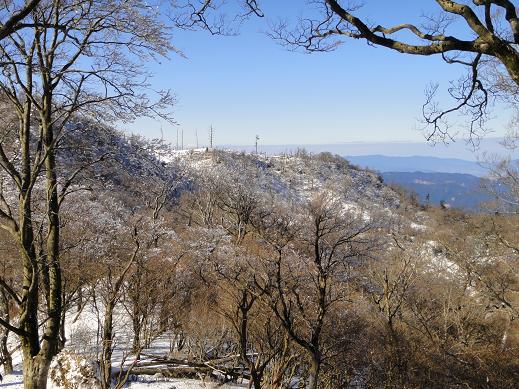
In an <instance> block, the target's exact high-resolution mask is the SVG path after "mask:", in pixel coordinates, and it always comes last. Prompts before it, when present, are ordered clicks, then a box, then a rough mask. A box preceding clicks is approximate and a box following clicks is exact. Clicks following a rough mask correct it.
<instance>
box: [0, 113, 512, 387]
mask: <svg viewBox="0 0 519 389" xmlns="http://www.w3.org/2000/svg"><path fill="white" fill-rule="evenodd" d="M13 134H14V133H12V134H11V135H12V141H11V142H12V143H11V144H12V145H13V147H12V149H9V148H7V147H6V148H5V150H6V153H8V155H7V157H8V158H9V159H10V160H11V161H13V167H14V168H16V169H20V168H21V165H20V162H19V161H21V159H20V158H18V156H17V154H16V153H17V150H19V148H18V147H16V143H17V142H19V140H18V139H17V137H16V136H14V135H13ZM6 136H9V133H7V135H6ZM4 144H7V143H4ZM35 152H36V151H35ZM56 167H57V172H58V173H57V177H58V178H57V180H58V181H57V185H58V187H59V199H60V224H59V226H60V230H61V240H60V246H59V250H60V269H61V275H62V277H61V281H60V282H61V286H62V287H61V291H60V293H61V303H62V306H63V309H62V310H61V311H60V312H59V328H58V329H57V331H58V333H59V338H58V339H59V342H58V344H57V350H56V355H57V356H55V357H53V358H51V360H53V362H52V364H51V365H50V367H49V369H50V373H49V375H48V377H49V378H48V380H49V385H54V386H55V387H60V388H65V387H67V388H70V387H74V388H75V387H77V388H79V387H102V388H111V387H117V388H119V387H122V386H124V385H129V386H130V387H145V386H149V387H162V386H161V385H163V386H164V387H170V386H171V385H172V382H174V385H175V387H199V386H200V387H202V386H201V385H209V384H210V383H211V382H213V383H215V384H216V383H218V382H220V384H221V383H222V382H223V383H225V385H226V386H227V387H243V386H248V387H254V388H256V389H260V388H292V387H301V385H303V386H304V385H307V387H311V388H346V387H360V388H371V387H381V386H387V385H389V387H394V388H397V387H398V388H400V387H405V386H411V387H424V386H425V387H427V386H429V385H430V383H431V382H435V383H437V384H438V385H439V386H442V387H459V386H462V385H469V386H476V387H512V386H513V385H514V382H516V381H515V380H516V379H517V369H516V368H515V367H516V366H517V365H516V364H517V355H518V354H517V350H518V349H517V347H518V343H517V341H518V338H517V335H518V333H517V330H518V329H517V326H516V321H515V320H514V318H515V317H516V316H515V315H516V313H517V307H518V306H517V303H518V301H517V292H516V286H517V277H516V274H517V272H515V271H511V269H516V266H517V255H518V250H517V248H516V247H517V246H516V243H515V240H516V236H515V234H514V233H513V232H514V230H513V223H514V220H515V217H514V216H510V215H500V214H497V215H467V214H462V213H460V212H457V211H452V210H448V209H435V208H432V207H426V206H420V205H419V204H416V203H415V202H413V200H412V198H410V197H409V196H408V195H407V194H405V193H404V192H403V191H402V190H401V189H399V188H395V187H389V186H387V185H385V184H384V183H383V181H382V179H381V178H380V176H379V175H378V174H376V173H374V172H371V171H368V170H363V169H360V168H358V167H356V166H354V165H351V164H350V163H348V161H346V160H344V159H343V158H341V157H338V156H333V155H331V154H329V153H322V154H318V155H311V154H309V153H307V152H305V151H304V150H299V151H298V152H296V153H293V154H286V155H278V156H266V155H256V154H246V153H237V152H231V151H224V150H217V149H203V150H184V151H176V150H174V149H172V148H171V147H170V146H169V145H167V144H165V143H164V142H162V141H159V140H152V141H150V140H146V139H144V138H141V137H137V136H125V135H123V134H121V133H119V132H118V131H116V130H114V129H112V128H110V127H107V126H103V125H100V124H99V123H96V122H92V121H89V120H86V119H81V120H79V119H77V120H74V121H71V122H70V123H69V124H68V125H67V127H66V129H65V131H64V133H63V136H62V137H61V138H60V141H59V143H58V144H57V145H56ZM45 174H46V173H45V169H42V170H41V172H40V173H39V174H38V176H37V177H35V185H34V187H33V189H32V191H33V195H32V214H31V223H32V224H33V226H34V231H35V239H34V253H35V258H36V260H37V263H38V265H37V269H36V270H37V271H38V273H39V276H40V281H39V283H41V284H42V285H43V287H42V289H41V290H42V294H41V295H40V299H39V301H38V306H39V309H38V312H37V315H38V317H39V323H41V326H40V330H39V333H40V334H43V331H45V328H46V326H48V324H47V315H48V313H47V312H49V311H48V310H47V308H46V306H48V304H49V301H50V296H49V295H48V294H46V293H47V292H46V291H49V290H50V289H49V288H48V286H46V285H47V282H49V281H48V275H47V273H48V271H49V265H48V264H47V262H46V257H47V254H46V253H47V250H48V248H47V243H46V240H45V237H47V236H48V235H49V224H48V223H46V219H47V218H48V217H49V216H48V208H47V205H46V204H47V201H46V199H47V196H48V187H47V186H46V185H45V180H44V179H43V178H44V177H45ZM0 180H1V183H2V186H1V195H2V197H1V206H2V211H3V212H5V213H6V214H11V215H16V214H18V213H19V210H18V207H19V206H20V202H19V196H18V195H17V193H18V192H17V188H16V185H15V184H13V179H12V177H9V175H8V174H6V173H5V172H2V173H1V175H0ZM8 232H9V231H3V232H2V233H1V235H0V239H1V241H2V244H1V246H0V255H1V258H2V262H1V265H2V266H1V269H0V272H1V273H0V279H1V284H2V293H1V294H0V297H1V299H0V302H1V304H0V308H1V309H2V317H1V322H2V324H3V325H4V327H5V330H3V332H2V336H1V338H0V351H1V352H2V356H3V359H2V362H3V364H4V371H5V372H7V373H9V372H10V371H13V369H14V370H15V371H16V370H17V369H20V367H21V365H20V363H22V362H23V363H24V362H25V361H23V359H24V358H25V357H24V355H23V353H20V348H19V344H20V340H19V339H22V341H23V339H24V338H23V336H24V335H25V334H24V332H23V331H24V330H23V327H21V326H20V324H21V323H23V320H24V318H23V317H21V316H19V312H22V311H21V310H20V307H23V304H24V301H23V299H22V297H21V296H23V287H24V282H23V279H24V274H23V273H22V272H21V271H20V270H19V269H20V266H19V261H20V259H19V254H18V251H19V249H18V248H17V245H18V244H19V243H18V242H17V241H16V240H15V239H13V238H12V235H9V233H8ZM5 379H6V380H7V382H10V384H11V385H17V384H19V385H22V379H21V377H20V376H17V375H12V374H11V375H7V376H6V377H5ZM202 381H204V382H205V384H204V383H203V382H202ZM168 385H170V386H168Z"/></svg>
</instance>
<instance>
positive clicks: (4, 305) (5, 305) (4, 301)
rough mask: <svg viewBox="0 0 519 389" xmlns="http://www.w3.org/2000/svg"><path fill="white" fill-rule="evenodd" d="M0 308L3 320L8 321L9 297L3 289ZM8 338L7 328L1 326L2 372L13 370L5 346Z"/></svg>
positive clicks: (8, 372)
mask: <svg viewBox="0 0 519 389" xmlns="http://www.w3.org/2000/svg"><path fill="white" fill-rule="evenodd" d="M0 308H1V312H0V315H2V318H3V319H4V321H5V322H7V323H10V319H11V317H10V314H9V298H8V296H7V293H6V292H5V290H2V292H1V293H0ZM8 338H9V329H8V328H6V327H2V328H1V332H0V356H1V358H2V364H3V365H4V373H5V374H10V373H12V372H13V359H12V357H11V354H10V353H9V350H8V348H7V339H8Z"/></svg>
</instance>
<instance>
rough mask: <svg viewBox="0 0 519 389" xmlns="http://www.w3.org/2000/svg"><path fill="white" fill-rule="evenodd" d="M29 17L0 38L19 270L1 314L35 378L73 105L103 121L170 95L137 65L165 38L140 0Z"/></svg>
mask: <svg viewBox="0 0 519 389" xmlns="http://www.w3.org/2000/svg"><path fill="white" fill-rule="evenodd" d="M28 20H30V21H29V22H28V23H27V24H28V25H27V26H26V28H23V29H20V30H18V31H17V32H16V33H13V34H11V35H9V36H8V37H6V38H5V39H3V40H2V41H1V43H0V56H1V61H2V76H1V78H0V90H1V93H2V109H3V110H6V111H7V112H14V113H15V115H16V121H15V122H14V125H13V126H8V127H3V128H2V129H1V131H2V137H1V141H0V166H1V168H2V173H3V179H4V180H5V183H4V186H3V194H4V196H2V201H1V204H0V222H1V226H2V228H4V229H5V230H6V231H8V232H9V233H10V234H11V235H12V237H13V240H14V241H15V242H16V243H17V244H18V246H19V249H20V263H21V266H20V269H22V271H23V281H22V282H23V284H22V285H21V286H20V288H19V289H18V290H16V291H13V296H12V297H13V298H14V301H16V302H18V311H19V317H18V322H17V324H16V325H13V324H9V323H7V322H5V321H2V322H1V323H2V324H3V325H4V326H6V327H7V328H9V329H10V330H11V331H12V332H14V333H16V334H17V335H18V336H19V339H20V342H21V344H22V352H23V357H24V385H25V387H26V388H36V387H38V388H44V387H45V386H46V381H47V373H48V368H49V364H50V361H51V359H52V357H53V356H54V355H55V354H56V353H57V351H58V346H59V342H58V339H59V328H60V320H61V314H62V310H63V301H62V269H61V263H60V238H61V232H60V230H61V223H60V212H61V207H62V205H63V202H64V199H65V197H66V195H67V194H68V193H69V189H70V186H71V185H72V183H73V182H74V180H75V179H76V178H77V177H78V175H80V174H81V171H82V169H83V167H81V166H78V168H77V169H76V170H75V171H73V172H71V174H70V175H68V176H65V175H61V174H60V173H61V170H60V160H59V151H58V150H59V149H60V145H61V144H62V142H63V140H64V139H65V138H66V137H67V135H68V134H70V132H73V131H75V130H78V125H77V121H78V119H77V118H78V116H79V115H80V114H81V115H88V114H95V117H96V119H98V120H102V121H103V120H105V121H110V120H121V119H122V120H132V119H133V118H135V117H137V116H142V115H146V114H154V115H155V114H158V115H162V112H164V109H166V108H167V106H168V105H169V104H170V103H171V97H170V95H169V94H168V93H167V92H164V93H159V96H158V99H157V100H155V101H152V100H151V99H150V97H148V95H147V94H146V89H147V87H148V84H147V82H146V76H147V74H146V72H145V71H144V70H143V69H144V67H142V66H141V65H142V63H143V62H144V61H146V60H148V59H152V58H154V57H155V56H163V55H166V54H167V53H168V51H169V50H170V49H171V48H172V47H171V45H170V43H169V41H168V38H169V35H168V32H167V30H166V28H165V26H164V25H163V23H161V21H160V18H159V15H158V11H157V9H156V8H155V7H153V5H150V4H147V3H145V2H141V1H130V2H128V1H115V2H114V1H87V0H77V1H61V0H46V1H40V2H39V3H38V5H37V6H36V8H34V9H33V10H32V12H31V14H30V19H28ZM162 116H163V117H165V116H164V115H162ZM83 130H84V129H83ZM8 139H9V140H13V141H8ZM93 162H94V161H90V163H89V164H91V163H93ZM37 192H38V193H39V194H38V195H39V199H38V200H40V201H41V203H40V204H41V208H40V209H39V210H38V209H36V207H37V203H38V201H36V198H35V196H36V193H37ZM40 216H41V217H40ZM40 305H42V306H43V312H44V317H43V318H42V317H41V314H40V308H42V307H41V306H40ZM43 322H44V323H45V325H44V330H43V331H44V336H43V338H40V335H39V326H40V324H41V323H43Z"/></svg>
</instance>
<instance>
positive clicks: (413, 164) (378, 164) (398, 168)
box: [345, 155, 487, 177]
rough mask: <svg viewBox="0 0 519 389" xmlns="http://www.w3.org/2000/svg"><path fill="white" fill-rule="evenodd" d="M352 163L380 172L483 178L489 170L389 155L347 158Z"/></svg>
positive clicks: (448, 161)
mask: <svg viewBox="0 0 519 389" xmlns="http://www.w3.org/2000/svg"><path fill="white" fill-rule="evenodd" d="M345 158H346V159H347V160H348V161H350V162H351V163H353V164H355V165H358V166H360V167H362V168H369V169H372V170H377V171H379V172H382V173H384V172H407V173H411V172H424V173H456V174H470V175H472V176H476V177H482V176H485V175H486V174H487V170H486V169H485V168H484V167H482V166H481V165H480V164H478V163H477V162H473V161H467V160H463V159H457V158H438V157H426V156H411V157H394V156H387V155H362V156H346V157H345Z"/></svg>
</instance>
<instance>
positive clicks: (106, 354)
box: [101, 301, 115, 389]
mask: <svg viewBox="0 0 519 389" xmlns="http://www.w3.org/2000/svg"><path fill="white" fill-rule="evenodd" d="M114 305H115V304H114V303H113V302H112V301H109V302H108V303H107V304H106V305H105V318H104V323H103V338H102V351H101V352H102V354H101V385H102V388H103V389H108V388H110V387H111V385H112V352H113V348H112V342H113V315H114Z"/></svg>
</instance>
